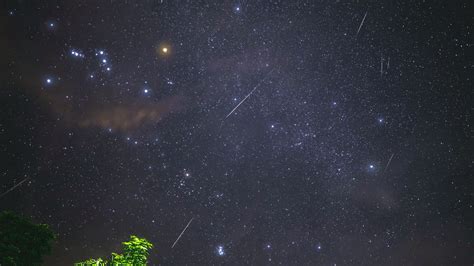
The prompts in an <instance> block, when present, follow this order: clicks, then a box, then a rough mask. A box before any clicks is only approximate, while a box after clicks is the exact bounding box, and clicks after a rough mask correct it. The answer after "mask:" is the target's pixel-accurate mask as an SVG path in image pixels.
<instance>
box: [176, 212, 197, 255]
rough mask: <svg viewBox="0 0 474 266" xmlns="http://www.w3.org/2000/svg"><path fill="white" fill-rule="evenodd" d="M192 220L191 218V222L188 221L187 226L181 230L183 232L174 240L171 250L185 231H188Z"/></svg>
mask: <svg viewBox="0 0 474 266" xmlns="http://www.w3.org/2000/svg"><path fill="white" fill-rule="evenodd" d="M193 220H194V217H193V218H191V220H189V222H188V224H187V225H186V227H185V228H184V229H183V231H182V232H181V234H179V236H178V238H176V240H175V241H174V243H173V245H172V246H171V248H174V246H175V245H176V243H178V241H179V239H180V238H181V236H182V235H183V234H184V232H185V231H186V229H188V227H189V225H190V224H191V222H192V221H193Z"/></svg>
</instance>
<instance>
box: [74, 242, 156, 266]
mask: <svg viewBox="0 0 474 266" xmlns="http://www.w3.org/2000/svg"><path fill="white" fill-rule="evenodd" d="M122 246H123V247H122V249H123V254H117V253H112V257H111V260H110V262H108V261H106V260H103V259H100V258H99V259H89V260H86V261H84V262H78V263H75V266H106V265H113V266H119V265H120V266H142V265H146V264H147V257H148V254H149V253H148V250H150V249H151V248H153V244H152V243H150V242H148V240H146V239H145V238H139V237H137V236H134V235H131V236H130V241H127V242H122Z"/></svg>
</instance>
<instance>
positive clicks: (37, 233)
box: [0, 212, 55, 266]
mask: <svg viewBox="0 0 474 266" xmlns="http://www.w3.org/2000/svg"><path fill="white" fill-rule="evenodd" d="M54 239H55V235H54V233H53V231H51V229H49V227H48V225H46V224H34V223H32V222H31V221H30V220H29V219H27V218H25V217H21V216H18V215H15V214H13V213H12V212H2V213H0V265H12V266H15V265H41V263H42V261H43V256H44V255H46V254H49V253H50V252H51V246H52V243H53V241H54Z"/></svg>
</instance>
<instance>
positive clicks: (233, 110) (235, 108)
mask: <svg viewBox="0 0 474 266" xmlns="http://www.w3.org/2000/svg"><path fill="white" fill-rule="evenodd" d="M272 72H273V69H272V70H271V71H270V72H268V74H267V75H265V77H263V78H262V79H261V80H260V81H259V82H258V84H257V85H256V86H255V87H253V89H252V90H251V91H250V92H249V94H247V96H245V98H243V99H242V101H240V102H239V104H237V105H236V106H235V107H234V109H232V111H230V112H229V113H228V114H227V115H226V116H225V118H224V120H225V119H227V117H229V116H230V115H231V114H232V113H234V112H235V110H237V108H239V106H240V105H241V104H243V103H244V102H245V101H246V100H247V99H248V97H250V95H252V93H253V92H254V91H255V90H256V89H257V88H258V86H260V84H262V82H263V81H264V80H265V79H266V78H267V77H268V75H270V73H272Z"/></svg>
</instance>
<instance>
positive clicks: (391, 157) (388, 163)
mask: <svg viewBox="0 0 474 266" xmlns="http://www.w3.org/2000/svg"><path fill="white" fill-rule="evenodd" d="M394 155H395V153H392V156H390V159H388V162H387V165H386V166H385V170H383V172H384V173H385V172H386V171H387V168H388V166H389V165H390V163H391V162H392V159H393V156H394Z"/></svg>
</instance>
